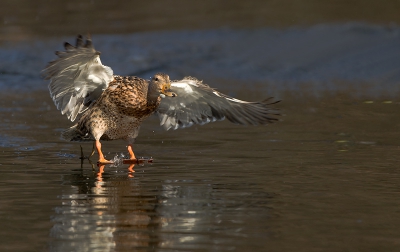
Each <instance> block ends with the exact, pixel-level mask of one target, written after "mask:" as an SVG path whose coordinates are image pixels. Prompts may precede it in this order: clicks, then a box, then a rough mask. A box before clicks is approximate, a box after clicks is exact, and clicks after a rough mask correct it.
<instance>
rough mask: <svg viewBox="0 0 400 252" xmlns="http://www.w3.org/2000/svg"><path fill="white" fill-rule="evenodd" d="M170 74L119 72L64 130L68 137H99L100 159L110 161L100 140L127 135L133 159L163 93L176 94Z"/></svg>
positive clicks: (114, 138)
mask: <svg viewBox="0 0 400 252" xmlns="http://www.w3.org/2000/svg"><path fill="white" fill-rule="evenodd" d="M169 88H170V80H169V76H168V75H166V74H163V73H157V74H155V75H154V77H153V78H152V79H151V80H150V81H147V80H144V79H142V78H139V77H132V76H129V77H122V76H118V75H115V76H114V79H113V81H111V82H110V83H109V84H108V88H107V89H105V90H104V91H103V93H102V94H101V96H100V97H99V98H98V99H97V100H96V101H95V102H94V103H92V104H91V105H90V107H89V109H88V110H87V111H86V112H85V113H84V114H83V115H82V116H81V117H80V119H79V121H78V123H77V124H75V125H74V126H72V127H71V128H69V129H68V130H66V131H65V132H63V134H62V137H63V138H64V139H65V140H68V141H88V140H89V141H90V140H91V141H93V140H94V141H95V143H96V148H97V151H98V153H99V156H100V159H99V163H108V162H109V161H108V160H105V159H104V155H103V154H102V152H101V144H100V140H116V139H125V140H127V141H128V151H129V153H130V159H135V156H134V154H133V151H132V145H133V143H134V140H135V138H136V137H137V136H138V134H139V128H140V124H141V123H142V122H143V120H144V119H146V118H147V117H149V116H150V115H151V114H153V113H154V112H155V111H156V109H157V108H158V106H159V105H160V102H161V97H160V94H164V95H168V96H173V95H174V94H173V93H170V92H169V91H168V90H169Z"/></svg>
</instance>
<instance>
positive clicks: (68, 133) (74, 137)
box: [61, 124, 94, 142]
mask: <svg viewBox="0 0 400 252" xmlns="http://www.w3.org/2000/svg"><path fill="white" fill-rule="evenodd" d="M77 126H78V124H75V125H74V126H72V127H71V128H69V129H67V130H65V131H63V132H62V133H61V138H62V139H64V140H66V141H77V142H84V141H93V140H94V138H93V137H92V135H91V134H89V133H87V132H82V131H80V130H79V129H78V128H77Z"/></svg>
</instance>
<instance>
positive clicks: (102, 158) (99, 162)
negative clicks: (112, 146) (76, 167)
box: [95, 140, 113, 164]
mask: <svg viewBox="0 0 400 252" xmlns="http://www.w3.org/2000/svg"><path fill="white" fill-rule="evenodd" d="M95 146H96V150H97V153H99V160H98V161H97V163H98V164H112V163H113V162H111V161H109V160H107V159H105V158H104V155H103V152H102V151H101V143H100V141H99V140H96V142H95Z"/></svg>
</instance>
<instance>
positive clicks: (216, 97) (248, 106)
mask: <svg viewBox="0 0 400 252" xmlns="http://www.w3.org/2000/svg"><path fill="white" fill-rule="evenodd" d="M171 91H173V92H174V93H176V94H177V96H176V97H165V98H163V99H162V100H161V104H160V106H159V108H158V109H157V114H158V116H159V119H160V125H162V126H163V127H164V128H165V129H166V130H168V129H178V128H185V127H189V126H192V125H193V124H205V123H209V122H213V121H217V120H223V119H225V118H226V119H228V120H229V121H231V122H233V123H236V124H242V125H259V124H267V123H272V122H274V121H277V120H278V119H277V118H276V117H274V116H275V115H279V113H277V111H276V110H275V109H273V108H271V107H270V105H272V104H275V103H277V102H279V101H271V99H267V100H264V101H261V102H247V101H242V100H238V99H235V98H232V97H229V96H227V95H224V94H222V93H220V92H217V91H216V90H214V89H212V88H210V87H209V86H208V85H206V84H203V83H202V82H201V81H199V80H197V79H195V78H193V77H185V78H184V79H183V80H180V81H173V82H171Z"/></svg>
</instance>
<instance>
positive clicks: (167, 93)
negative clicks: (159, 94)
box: [164, 91, 178, 97]
mask: <svg viewBox="0 0 400 252" xmlns="http://www.w3.org/2000/svg"><path fill="white" fill-rule="evenodd" d="M164 95H165V96H168V97H175V96H178V95H177V94H176V93H174V92H171V91H167V92H165V93H164Z"/></svg>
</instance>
